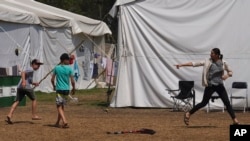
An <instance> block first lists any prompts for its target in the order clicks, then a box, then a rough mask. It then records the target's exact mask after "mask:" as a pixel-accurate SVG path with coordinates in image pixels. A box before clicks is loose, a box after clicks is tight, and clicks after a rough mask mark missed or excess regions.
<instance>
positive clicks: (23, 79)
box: [21, 71, 26, 87]
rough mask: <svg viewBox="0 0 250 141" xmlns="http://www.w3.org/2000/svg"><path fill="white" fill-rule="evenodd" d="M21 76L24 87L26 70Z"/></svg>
mask: <svg viewBox="0 0 250 141" xmlns="http://www.w3.org/2000/svg"><path fill="white" fill-rule="evenodd" d="M21 78H22V87H25V86H26V81H25V72H24V71H22V72H21Z"/></svg>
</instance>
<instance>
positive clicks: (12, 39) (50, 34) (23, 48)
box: [0, 22, 104, 92]
mask: <svg viewBox="0 0 250 141" xmlns="http://www.w3.org/2000/svg"><path fill="white" fill-rule="evenodd" d="M101 38H104V37H103V36H100V37H96V39H98V40H100V39H101ZM0 39H1V47H0V54H1V55H0V59H1V61H0V67H1V68H9V67H12V66H15V65H18V66H20V68H21V69H22V68H23V69H25V68H27V67H29V65H30V64H29V63H30V61H31V60H32V59H34V58H37V59H39V60H40V61H42V62H43V63H44V65H42V66H41V67H40V69H39V70H37V71H36V72H35V75H34V81H36V82H39V81H40V80H41V79H42V78H44V76H45V75H46V74H47V73H48V72H50V71H51V70H52V69H53V68H54V67H55V66H56V65H57V64H58V63H59V62H60V55H61V54H62V53H71V52H72V51H73V54H74V55H75V56H76V59H77V61H78V66H79V70H80V76H79V79H78V81H77V83H76V88H77V89H86V88H87V86H88V85H89V84H90V83H91V81H92V79H91V77H90V78H89V79H87V80H86V79H84V75H83V74H84V69H83V67H82V62H83V61H85V60H84V59H85V58H84V57H83V58H82V56H81V55H80V54H77V53H76V52H78V50H79V48H78V49H76V50H75V47H77V45H79V44H80V43H81V42H83V45H84V46H85V47H86V48H94V47H96V48H99V47H101V45H102V44H104V43H103V42H99V41H98V42H95V41H94V39H95V38H94V37H92V38H90V37H88V38H87V36H84V35H82V34H79V35H72V33H71V29H70V28H56V29H54V28H44V27H41V26H39V25H29V24H18V23H17V24H16V23H7V22H0ZM92 39H93V40H92ZM90 40H92V41H90ZM88 43H90V44H88ZM16 48H18V49H19V52H20V53H19V56H16V55H15V49H16ZM101 49H102V48H101ZM78 56H79V57H78ZM90 61H91V60H90ZM72 68H73V65H72ZM50 79H51V75H49V76H48V77H47V78H46V79H45V80H43V81H42V83H41V84H40V86H39V87H37V88H36V90H40V91H43V92H51V91H53V90H52V85H51V82H50ZM94 85H95V84H93V85H91V86H89V87H88V88H92V87H93V86H94Z"/></svg>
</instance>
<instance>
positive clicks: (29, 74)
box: [17, 67, 34, 89]
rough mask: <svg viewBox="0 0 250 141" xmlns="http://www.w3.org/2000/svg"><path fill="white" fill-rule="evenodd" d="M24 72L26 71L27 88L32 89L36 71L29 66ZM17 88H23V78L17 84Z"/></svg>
mask: <svg viewBox="0 0 250 141" xmlns="http://www.w3.org/2000/svg"><path fill="white" fill-rule="evenodd" d="M24 72H25V81H26V86H25V89H32V81H33V72H34V70H33V69H32V68H31V67H29V68H28V69H26V70H25V71H24ZM17 88H22V78H21V80H20V81H19V83H18V85H17Z"/></svg>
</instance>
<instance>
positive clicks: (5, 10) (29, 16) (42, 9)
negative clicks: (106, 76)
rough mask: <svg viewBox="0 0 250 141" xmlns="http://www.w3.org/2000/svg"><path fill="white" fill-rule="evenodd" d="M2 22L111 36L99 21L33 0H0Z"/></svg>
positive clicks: (104, 25) (108, 30)
mask: <svg viewBox="0 0 250 141" xmlns="http://www.w3.org/2000/svg"><path fill="white" fill-rule="evenodd" d="M0 2H1V3H0V7H1V9H0V18H1V19H0V20H2V21H7V22H14V23H26V24H40V25H41V26H44V27H53V28H60V27H71V29H72V33H73V34H79V33H84V34H87V35H90V36H102V35H104V34H111V31H110V29H109V28H108V27H107V25H106V24H105V23H104V22H102V21H98V20H94V19H91V18H88V17H85V16H81V15H78V14H74V13H71V12H68V11H66V10H62V9H59V8H55V7H52V6H49V5H45V4H42V3H39V2H36V1H33V0H22V1H20V0H0Z"/></svg>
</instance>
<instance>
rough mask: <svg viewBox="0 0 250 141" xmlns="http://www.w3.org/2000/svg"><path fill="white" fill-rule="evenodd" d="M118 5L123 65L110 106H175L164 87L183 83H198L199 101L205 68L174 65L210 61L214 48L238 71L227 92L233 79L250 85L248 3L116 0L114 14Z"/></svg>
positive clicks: (229, 0)
mask: <svg viewBox="0 0 250 141" xmlns="http://www.w3.org/2000/svg"><path fill="white" fill-rule="evenodd" d="M118 6H119V11H118V14H117V16H118V19H119V35H118V36H119V37H118V38H119V39H118V48H119V51H120V55H119V61H120V64H119V73H118V78H117V86H116V91H115V94H114V96H113V99H112V101H111V104H110V106H111V107H126V106H134V107H172V99H171V98H170V95H169V94H168V92H167V91H166V90H165V89H166V88H169V89H177V88H178V81H179V80H194V81H195V91H196V103H198V102H200V101H201V98H202V96H203V90H204V88H203V87H202V84H201V75H202V67H198V68H192V67H189V68H181V69H180V70H177V69H176V68H175V67H174V64H178V63H186V62H190V61H198V60H203V59H205V58H209V54H210V51H211V49H212V48H213V47H218V48H220V49H221V51H222V54H223V55H224V59H225V60H226V61H227V62H228V63H229V64H230V66H231V68H232V69H233V72H234V73H233V77H232V78H229V79H227V80H226V81H225V86H226V88H227V90H228V94H230V92H231V91H230V90H231V89H230V88H231V84H232V82H233V81H246V82H248V83H249V82H250V75H249V74H248V72H249V71H250V67H249V66H248V64H250V48H249V45H250V40H249V39H250V30H249V28H250V17H249V16H248V13H250V9H249V6H250V1H249V0H117V2H116V4H115V6H114V7H113V9H112V10H111V11H110V13H111V14H114V13H116V9H118V8H117V7H118ZM248 101H249V100H248ZM249 102H250V101H249ZM235 103H238V106H242V104H243V103H244V102H243V101H242V100H238V101H237V102H235ZM211 104H212V106H214V107H219V106H221V100H215V103H211Z"/></svg>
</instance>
